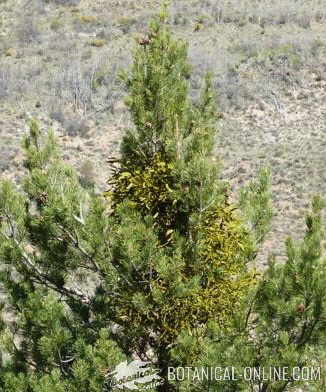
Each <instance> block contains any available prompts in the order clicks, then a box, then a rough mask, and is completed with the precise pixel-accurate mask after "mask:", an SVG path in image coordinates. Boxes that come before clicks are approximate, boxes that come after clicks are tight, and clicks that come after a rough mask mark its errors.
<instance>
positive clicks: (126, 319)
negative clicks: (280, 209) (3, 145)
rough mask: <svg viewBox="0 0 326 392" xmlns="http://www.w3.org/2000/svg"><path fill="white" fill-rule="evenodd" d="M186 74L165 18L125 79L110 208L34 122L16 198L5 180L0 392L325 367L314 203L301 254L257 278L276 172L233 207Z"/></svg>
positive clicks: (205, 112) (206, 119) (217, 387)
mask: <svg viewBox="0 0 326 392" xmlns="http://www.w3.org/2000/svg"><path fill="white" fill-rule="evenodd" d="M190 72H191V70H190V67H189V65H188V63H187V46H186V45H185V44H184V43H183V42H182V41H180V40H175V39H174V38H173V37H172V35H171V33H170V31H169V29H168V24H167V15H166V10H165V9H164V8H163V10H162V11H161V13H160V15H159V16H158V17H156V18H155V19H154V20H153V21H152V23H151V25H150V28H149V32H148V35H147V36H146V37H144V38H143V39H141V40H140V41H139V42H138V43H137V48H136V50H135V53H134V63H133V67H132V69H131V72H130V73H125V74H124V75H123V80H124V81H125V83H126V87H127V92H128V98H127V103H128V106H129V109H130V113H131V116H132V119H133V122H134V128H133V129H130V130H128V131H127V132H126V135H125V136H124V138H123V141H122V145H121V157H120V159H119V160H118V161H117V162H115V165H114V171H113V174H112V176H111V178H110V180H109V184H110V187H109V190H108V192H106V193H105V195H104V196H105V197H103V196H102V195H96V194H95V193H94V191H92V190H91V189H90V188H88V189H85V188H84V187H83V186H82V185H81V183H80V181H79V179H78V176H77V174H76V172H75V171H74V170H73V169H72V168H71V167H70V166H69V165H67V164H65V163H64V162H63V161H62V159H61V157H60V154H59V152H58V148H57V145H56V142H55V139H54V136H53V133H52V132H49V133H48V134H44V133H43V132H41V129H40V126H39V125H38V124H37V122H36V121H31V123H30V124H29V127H30V131H29V134H28V135H27V136H26V138H25V140H24V149H25V154H26V161H25V166H26V169H27V174H26V178H25V180H24V182H23V184H22V188H21V189H17V188H16V187H15V186H14V185H13V184H12V183H11V182H8V181H1V183H0V261H1V271H0V281H1V287H3V289H4V297H3V299H2V321H1V323H0V336H1V340H0V341H1V352H2V359H1V361H2V366H1V369H0V390H2V391H5V392H21V391H23V392H40V391H42V392H63V391H69V392H70V391H72V392H77V391H78V392H86V391H87V392H89V391H93V392H100V391H103V390H112V386H111V387H110V385H109V384H110V381H111V378H110V377H108V374H110V373H111V372H112V371H113V370H114V368H115V366H116V365H117V364H119V363H121V362H122V361H124V360H127V359H128V360H130V359H132V358H133V359H135V358H140V359H142V360H144V361H147V360H148V361H150V362H151V363H152V364H153V365H154V366H155V367H157V368H159V369H160V371H161V376H162V377H163V379H164V383H163V384H161V385H159V386H158V387H157V388H156V390H158V391H207V390H210V391H222V390H223V391H247V390H249V389H250V388H251V387H252V388H253V387H254V386H252V385H248V383H246V382H245V381H244V380H238V381H234V382H228V383H214V382H210V383H209V384H208V383H203V382H202V383H201V382H190V383H187V382H185V383H182V382H177V381H176V382H173V381H171V380H168V378H167V367H168V366H191V365H195V366H214V365H215V364H216V365H218V366H223V365H225V366H237V367H239V368H241V367H243V366H253V367H254V366H256V367H258V366H268V365H270V364H275V365H277V366H303V365H305V364H310V363H313V361H311V358H317V359H318V358H319V356H320V352H319V351H320V350H319V349H318V345H319V344H320V343H323V342H325V332H324V330H325V294H324V291H323V285H324V282H325V271H326V269H325V260H324V259H323V257H322V252H321V244H322V228H321V217H320V209H321V202H320V200H318V199H316V200H315V201H314V204H313V211H312V213H311V214H310V215H309V216H308V217H307V233H306V237H305V238H304V240H303V242H302V244H301V245H300V246H295V245H294V244H293V242H292V241H291V240H289V241H288V242H287V250H288V260H287V262H286V263H285V264H284V265H279V264H275V263H273V262H272V261H271V263H270V266H269V268H268V269H267V271H266V273H265V275H264V276H263V278H261V279H260V278H259V277H258V276H256V274H255V271H253V270H250V269H249V268H248V263H249V262H251V261H253V260H254V258H255V254H256V252H257V248H258V246H260V244H261V243H262V241H263V239H264V236H265V234H266V232H267V229H268V226H269V222H270V219H271V217H272V210H271V206H270V192H269V174H268V172H267V171H262V172H261V174H260V176H259V178H258V179H257V180H256V181H253V182H252V183H251V184H250V185H249V186H248V187H247V188H245V189H243V191H242V192H241V195H240V200H239V203H238V205H235V204H234V203H232V202H231V201H230V190H229V187H228V184H227V183H226V182H222V181H220V180H218V176H219V170H218V169H219V166H218V165H217V164H216V162H215V161H214V159H213V158H214V150H213V148H214V141H215V134H216V125H215V124H216V117H217V116H216V108H215V97H214V92H213V86H212V78H211V77H210V75H207V77H206V78H205V82H204V84H203V89H202V94H201V97H200V99H199V100H198V101H197V102H192V101H191V100H190V99H189V94H188V88H189V78H190ZM270 331H273V334H271V333H270ZM287 387H288V386H287V385H284V383H277V382H276V383H275V382H274V383H265V384H262V385H258V388H260V389H258V390H259V391H261V392H263V391H283V390H286V388H287Z"/></svg>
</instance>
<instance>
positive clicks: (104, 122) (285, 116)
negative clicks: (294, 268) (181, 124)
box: [0, 0, 326, 265]
mask: <svg viewBox="0 0 326 392" xmlns="http://www.w3.org/2000/svg"><path fill="white" fill-rule="evenodd" d="M285 3H287V4H286V6H285V5H284V4H285ZM158 4H159V2H156V1H150V2H149V1H147V2H146V1H139V0H138V1H126V0H124V1H111V2H110V6H108V3H107V2H103V1H100V0H98V1H92V3H89V1H83V0H82V1H78V0H66V1H65V0H30V1H26V0H25V1H22V0H17V1H15V2H13V1H12V0H2V1H0V21H1V22H0V153H1V154H0V172H1V176H3V177H9V178H12V179H14V180H15V181H16V182H17V184H19V181H20V178H21V176H22V174H23V167H22V153H21V148H20V143H21V139H22V136H23V134H24V132H25V131H26V122H27V120H28V118H30V117H31V116H33V117H36V118H37V119H38V120H39V121H40V124H41V127H42V129H43V130H44V132H46V130H47V129H49V128H50V127H51V128H53V129H54V130H55V133H56V135H57V136H58V139H59V144H60V146H61V148H62V151H63V154H64V158H65V159H66V160H67V161H68V162H70V163H71V164H73V165H74V166H75V167H76V168H77V169H78V171H79V173H80V176H81V178H82V180H83V181H88V182H93V183H95V184H96V186H97V188H98V189H99V190H100V191H101V190H104V189H105V187H106V185H105V184H106V179H107V177H108V176H109V167H108V165H107V164H106V159H107V157H109V156H111V155H112V154H113V155H115V154H117V153H118V151H119V142H120V140H121V137H122V134H123V132H124V130H125V129H126V128H127V127H130V126H132V124H131V122H130V118H129V116H128V113H127V111H126V108H125V106H124V104H123V96H124V92H123V88H122V86H121V84H120V82H119V81H118V78H117V75H118V71H119V69H120V68H124V69H125V68H126V67H127V66H128V65H129V64H130V61H131V52H130V49H131V48H132V46H133V45H134V38H137V37H139V36H141V35H142V34H144V32H145V31H146V25H147V22H148V20H149V18H150V17H151V15H152V14H153V13H154V12H155V11H156V10H157V6H158ZM246 4H247V3H246V2H245V1H244V0H243V1H239V2H235V1H230V2H226V1H225V2H224V1H221V2H220V3H219V6H216V2H214V1H183V0H179V1H173V2H172V6H171V28H172V29H173V30H174V32H175V34H176V35H177V36H179V37H180V38H183V39H186V40H187V41H188V42H189V59H190V62H191V63H192V65H193V77H192V80H191V94H192V96H193V97H195V96H196V95H197V94H198V91H199V88H200V86H201V79H202V76H203V75H204V72H205V71H206V70H211V71H212V72H213V74H214V78H215V79H214V80H215V86H216V91H217V94H218V99H219V110H220V117H221V118H220V120H219V122H218V128H219V133H218V136H217V146H216V154H217V156H218V157H219V158H220V159H221V160H222V162H223V170H222V172H221V177H223V178H226V179H229V180H230V181H231V183H232V184H233V189H234V195H235V197H236V195H237V193H238V190H239V188H240V186H242V185H244V184H245V183H247V182H248V181H250V180H251V179H253V178H254V177H255V176H256V174H257V172H258V170H259V168H261V167H270V168H271V171H272V183H273V199H274V205H275V217H274V220H273V225H272V231H271V233H270V235H269V236H268V238H267V239H266V242H265V245H264V248H263V249H262V252H261V254H260V256H259V263H260V264H261V265H263V264H264V263H266V260H267V255H268V254H269V253H270V252H273V253H275V254H276V255H278V256H280V258H281V259H282V258H283V256H284V239H285V238H286V237H287V236H288V235H293V236H294V237H295V238H299V237H300V236H301V235H302V233H303V229H304V213H305V210H306V208H307V207H308V206H309V203H310V201H311V197H312V195H313V194H315V193H321V195H325V193H326V192H325V190H326V171H325V167H326V163H325V150H326V130H325V108H326V99H325V96H326V90H325V88H326V29H325V26H326V24H325V16H326V15H325V11H324V8H323V7H322V3H321V2H319V1H317V0H310V1H305V2H304V1H296V2H295V1H292V0H287V1H286V2H284V1H283V2H278V1H276V2H275V4H273V6H271V7H269V8H264V7H263V6H262V5H263V4H265V3H264V2H259V3H257V4H256V3H255V2H254V1H253V2H252V3H250V6H249V3H248V4H247V5H246ZM255 4H256V6H255ZM266 4H267V3H266ZM266 4H265V5H266ZM258 5H259V6H258Z"/></svg>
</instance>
